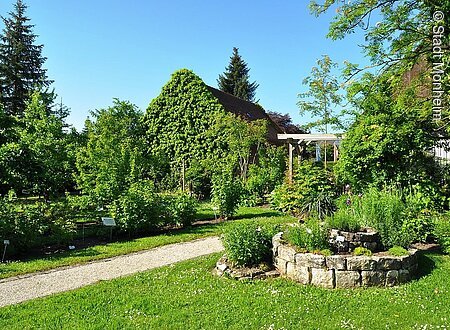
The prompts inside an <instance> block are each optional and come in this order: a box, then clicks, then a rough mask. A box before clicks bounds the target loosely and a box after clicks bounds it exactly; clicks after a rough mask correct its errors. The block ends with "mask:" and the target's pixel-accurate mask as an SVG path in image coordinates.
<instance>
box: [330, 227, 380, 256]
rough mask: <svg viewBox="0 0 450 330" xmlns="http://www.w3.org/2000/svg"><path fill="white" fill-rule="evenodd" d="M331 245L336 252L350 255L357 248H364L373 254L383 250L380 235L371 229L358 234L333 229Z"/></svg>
mask: <svg viewBox="0 0 450 330" xmlns="http://www.w3.org/2000/svg"><path fill="white" fill-rule="evenodd" d="M330 245H331V247H332V248H333V250H334V251H336V252H349V253H350V252H353V251H354V250H355V248H357V247H364V248H366V249H369V250H370V251H372V252H376V251H378V250H380V249H381V242H380V235H379V234H378V232H376V231H375V230H372V229H370V228H368V229H366V230H365V231H359V232H356V233H355V232H347V231H343V230H337V229H331V231H330Z"/></svg>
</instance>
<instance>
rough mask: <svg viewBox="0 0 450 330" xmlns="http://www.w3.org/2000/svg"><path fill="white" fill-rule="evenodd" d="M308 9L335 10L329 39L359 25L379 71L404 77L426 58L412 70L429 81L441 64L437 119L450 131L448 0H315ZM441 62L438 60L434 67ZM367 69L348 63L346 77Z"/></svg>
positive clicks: (449, 24) (346, 33)
mask: <svg viewBox="0 0 450 330" xmlns="http://www.w3.org/2000/svg"><path fill="white" fill-rule="evenodd" d="M333 7H335V8H333ZM310 9H311V11H312V12H313V14H315V15H316V16H319V15H321V14H324V13H326V12H327V11H331V10H333V11H335V12H336V14H335V16H334V18H333V20H332V22H331V23H330V27H329V33H328V35H327V36H328V37H329V38H331V39H333V40H336V39H342V38H344V37H345V36H347V35H349V34H352V33H354V32H355V31H357V30H360V31H362V33H364V37H365V43H364V44H363V45H362V46H361V47H362V49H363V51H364V52H365V54H366V55H367V56H368V57H369V58H370V60H371V62H372V66H373V67H374V68H377V69H378V73H379V74H383V73H386V72H388V71H389V74H390V75H391V76H395V77H397V79H402V78H403V77H404V76H405V74H407V73H408V72H410V71H411V69H414V68H417V67H418V65H420V64H423V63H425V64H426V65H422V69H421V70H416V73H417V72H418V73H420V74H421V75H422V76H424V77H425V79H428V81H429V80H430V75H432V72H433V71H434V70H435V69H438V70H439V69H442V72H440V75H438V76H439V77H438V78H439V82H438V83H442V89H443V93H442V94H441V97H442V101H443V103H445V106H444V107H443V112H442V122H440V123H439V125H440V126H441V128H445V127H447V131H450V125H448V122H449V120H450V115H449V112H448V108H449V106H450V100H449V97H448V95H449V91H450V70H448V68H449V65H450V51H449V45H450V15H448V13H449V12H450V1H442V0H388V1H386V0H372V1H367V0H354V1H343V0H313V1H311V3H310ZM439 63H442V65H439V66H437V67H436V64H439ZM365 69H366V68H361V67H359V66H358V65H355V64H351V63H348V65H347V68H346V70H345V73H346V74H347V75H348V80H351V79H352V80H354V79H355V76H357V75H358V74H359V73H361V72H362V71H364V70H365ZM433 74H434V73H433ZM433 79H434V78H433ZM433 82H434V81H433ZM372 85H373V84H372ZM424 86H426V88H427V89H428V90H429V92H428V93H427V96H429V97H430V98H431V97H433V92H432V89H431V87H430V84H429V83H427V82H425V83H424V84H422V85H421V87H419V88H422V89H423V87H424ZM418 96H420V95H418Z"/></svg>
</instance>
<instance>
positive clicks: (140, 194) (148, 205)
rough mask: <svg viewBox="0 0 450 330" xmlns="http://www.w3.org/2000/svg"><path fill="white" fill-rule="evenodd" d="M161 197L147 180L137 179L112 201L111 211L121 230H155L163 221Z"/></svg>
mask: <svg viewBox="0 0 450 330" xmlns="http://www.w3.org/2000/svg"><path fill="white" fill-rule="evenodd" d="M160 206H161V199H160V197H159V196H158V194H157V193H156V192H155V189H154V186H153V184H152V183H151V182H148V181H139V182H137V183H134V184H132V185H131V186H130V188H129V189H128V191H127V192H126V193H125V194H124V195H122V196H121V197H120V198H119V199H118V200H116V201H114V202H113V205H112V209H111V213H112V215H113V217H114V218H115V220H116V223H117V226H118V228H119V229H120V230H121V231H124V232H128V233H134V234H137V233H145V232H151V231H155V230H156V229H158V228H159V227H161V226H162V225H163V223H164V219H163V218H162V217H161V215H162V214H163V212H162V210H161V208H160Z"/></svg>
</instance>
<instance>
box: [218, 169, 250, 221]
mask: <svg viewBox="0 0 450 330" xmlns="http://www.w3.org/2000/svg"><path fill="white" fill-rule="evenodd" d="M242 193H243V189H242V184H241V182H240V181H239V180H236V179H234V178H233V176H232V175H231V173H230V172H227V171H223V172H222V173H219V174H216V175H215V176H214V177H213V181H212V192H211V195H212V198H211V200H212V203H213V205H214V206H215V207H216V208H217V209H218V212H219V215H220V217H221V218H225V219H227V218H229V217H231V216H233V214H234V213H235V212H236V210H237V208H238V206H239V202H240V201H241V199H242Z"/></svg>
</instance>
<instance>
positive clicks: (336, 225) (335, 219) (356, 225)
mask: <svg viewBox="0 0 450 330" xmlns="http://www.w3.org/2000/svg"><path fill="white" fill-rule="evenodd" d="M326 222H327V224H328V227H330V228H333V229H338V230H343V231H351V232H356V231H358V230H360V229H361V222H360V220H359V219H358V218H357V217H356V216H355V215H354V214H351V213H350V212H347V210H345V209H339V210H337V211H336V212H335V213H334V214H333V215H332V216H329V217H327V219H326Z"/></svg>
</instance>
